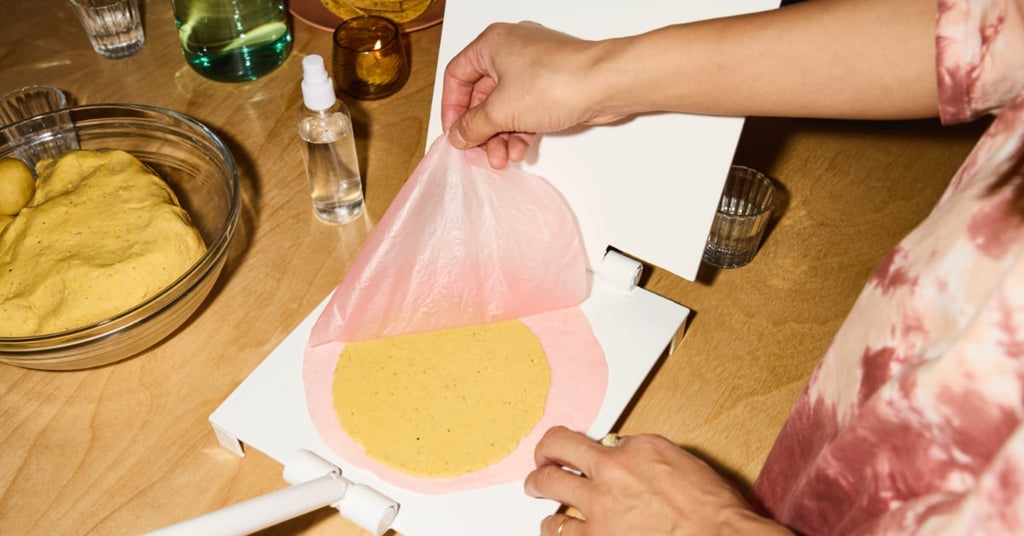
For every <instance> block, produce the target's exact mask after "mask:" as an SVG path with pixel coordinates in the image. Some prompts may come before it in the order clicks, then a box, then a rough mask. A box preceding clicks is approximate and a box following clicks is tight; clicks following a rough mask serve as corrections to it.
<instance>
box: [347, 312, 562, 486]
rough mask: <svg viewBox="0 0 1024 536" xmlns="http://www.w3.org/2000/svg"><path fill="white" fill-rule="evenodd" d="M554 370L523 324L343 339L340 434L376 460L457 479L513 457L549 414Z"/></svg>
mask: <svg viewBox="0 0 1024 536" xmlns="http://www.w3.org/2000/svg"><path fill="white" fill-rule="evenodd" d="M550 385H551V370H550V368H549V367H548V363H547V358H546V356H545V355H544V350H543V348H542V347H541V344H540V341H539V340H538V339H537V337H536V336H535V335H534V334H533V332H531V331H530V330H529V328H527V327H526V325H525V324H523V323H522V322H520V321H518V320H510V321H506V322H497V323H492V324H485V325H482V326H473V327H468V328H457V329H450V330H443V331H434V332H429V333H419V334H414V335H402V336H398V337H389V338H385V339H374V340H369V341H361V342H354V343H347V344H346V345H345V347H344V348H343V349H342V351H341V355H340V356H339V359H338V365H337V369H336V371H335V375H334V386H333V393H334V407H335V411H336V412H337V414H338V420H339V421H340V424H341V427H342V429H343V430H344V431H345V432H346V433H347V434H348V435H349V437H351V438H352V440H353V441H355V442H356V443H358V444H360V445H362V447H363V448H364V449H365V451H366V454H367V455H368V456H370V457H372V458H374V459H376V460H377V461H379V462H381V463H383V464H385V465H387V466H389V467H392V468H394V469H397V470H399V471H402V472H404V473H408V474H411V475H415V476H423V477H430V478H441V477H452V476H458V475H462V474H466V473H471V472H473V471H476V470H479V469H482V468H484V467H486V466H488V465H490V464H492V463H495V462H497V461H500V460H501V459H502V458H504V457H505V456H507V455H509V454H510V453H511V452H512V451H513V450H515V448H516V446H517V445H518V444H519V441H520V440H521V439H522V438H523V437H525V436H526V435H527V434H529V433H530V431H531V430H532V429H533V427H534V425H536V424H537V422H538V421H539V420H540V418H541V416H542V415H543V413H544V403H545V401H546V400H547V392H548V388H549V387H550Z"/></svg>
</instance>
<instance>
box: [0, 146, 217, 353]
mask: <svg viewBox="0 0 1024 536" xmlns="http://www.w3.org/2000/svg"><path fill="white" fill-rule="evenodd" d="M36 171H37V174H38V177H39V178H38V179H37V181H36V191H35V194H34V195H33V197H32V199H31V201H29V203H28V205H27V206H26V207H25V208H23V209H21V211H20V212H19V213H18V214H17V215H16V216H15V218H14V220H13V221H11V222H10V223H9V224H8V225H7V227H5V228H4V229H3V231H2V232H0V336H3V337H21V336H30V335H38V334H46V333H58V332H61V331H66V330H69V329H74V328H80V327H84V326H88V325H90V324H93V323H95V322H99V321H101V320H105V319H107V318H111V317H113V316H116V315H118V314H120V313H123V312H124V311H127V310H128V309H131V308H132V307H134V306H136V305H138V304H140V303H142V302H144V301H145V300H147V299H149V298H150V297H152V296H154V295H155V294H156V293H158V292H159V291H161V290H163V289H164V288H166V287H167V286H168V285H170V284H171V283H172V282H173V281H174V280H176V279H177V278H178V277H180V276H181V275H182V274H183V273H185V271H186V270H188V269H189V268H190V267H191V266H192V265H193V264H195V262H196V261H197V260H198V259H199V258H200V257H201V256H202V255H203V254H204V253H205V252H206V246H205V245H204V244H203V240H202V237H201V236H200V235H199V233H198V232H197V231H196V230H195V229H194V228H193V227H192V226H191V224H190V220H189V217H188V214H187V213H186V212H185V210H184V209H182V208H181V207H180V206H179V204H178V200H177V198H176V197H175V196H174V193H173V192H172V191H171V189H170V188H169V187H168V186H167V184H166V183H164V181H163V180H162V179H161V178H160V177H158V176H156V175H155V174H154V173H153V172H152V171H151V170H150V169H149V168H148V167H146V165H145V164H143V163H142V162H140V161H139V160H138V159H136V158H135V157H134V156H132V155H131V154H129V153H127V152H124V151H72V152H69V153H67V154H65V155H63V156H61V157H60V159H58V160H44V161H42V162H40V163H39V164H38V166H37V168H36Z"/></svg>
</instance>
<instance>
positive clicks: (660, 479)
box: [526, 427, 792, 536]
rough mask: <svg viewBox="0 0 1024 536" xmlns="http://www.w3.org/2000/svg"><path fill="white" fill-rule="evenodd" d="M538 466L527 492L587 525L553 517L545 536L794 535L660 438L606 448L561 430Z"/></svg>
mask: <svg viewBox="0 0 1024 536" xmlns="http://www.w3.org/2000/svg"><path fill="white" fill-rule="evenodd" d="M535 458H536V461H537V470H536V471H534V472H532V473H530V475H529V476H527V478H526V492H527V493H528V494H530V495H532V496H537V497H548V498H551V499H554V500H557V501H559V502H561V503H563V504H566V505H570V506H574V507H576V509H578V510H579V511H580V513H582V514H583V517H584V519H585V520H584V521H581V520H579V519H575V518H571V519H570V518H568V516H565V515H563V514H554V515H552V516H549V517H548V518H546V519H545V520H544V521H543V522H542V523H541V535H542V536H556V535H558V536H577V535H581V534H588V535H591V536H634V535H644V534H665V535H671V536H686V535H700V536H714V535H744V534H750V535H757V536H786V535H790V536H791V535H792V533H791V532H789V530H788V529H786V528H785V527H783V526H782V525H779V524H777V523H775V522H773V521H772V520H770V519H765V518H763V517H760V516H758V515H757V514H755V513H754V512H753V511H752V510H751V508H750V507H749V506H748V505H747V503H746V502H745V501H744V500H743V499H742V497H740V495H739V493H737V492H736V490H735V489H734V488H733V487H732V486H730V485H729V484H728V483H727V482H726V481H725V480H724V479H723V478H722V477H721V476H719V475H718V474H717V473H715V471H714V470H713V469H711V467H709V466H708V465H707V464H706V463H704V462H703V461H701V460H700V459H698V458H696V457H694V456H693V455H691V454H690V453H688V452H686V451H685V450H683V449H681V448H679V447H677V446H676V445H674V444H672V443H671V442H670V441H668V440H667V439H665V438H663V437H660V436H654V435H637V436H629V437H624V438H622V439H621V440H620V441H619V444H618V445H617V446H614V447H605V446H602V445H601V444H599V443H597V442H594V441H591V440H590V439H588V438H587V437H586V436H584V435H583V434H580V433H577V432H572V431H569V430H568V429H566V428H562V427H555V428H552V429H551V430H549V431H548V432H547V433H546V434H545V435H544V438H543V439H541V441H540V442H539V443H538V445H537V450H536V454H535ZM563 467H568V468H571V469H575V470H577V471H579V472H580V474H576V473H572V472H569V471H566V470H565V469H563ZM559 526H561V531H559Z"/></svg>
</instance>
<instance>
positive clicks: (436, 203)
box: [303, 138, 608, 493]
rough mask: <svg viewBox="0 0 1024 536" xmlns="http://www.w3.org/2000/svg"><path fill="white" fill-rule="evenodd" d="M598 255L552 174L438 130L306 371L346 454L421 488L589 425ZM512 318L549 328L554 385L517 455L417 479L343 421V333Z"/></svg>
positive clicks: (311, 393)
mask: <svg viewBox="0 0 1024 536" xmlns="http://www.w3.org/2000/svg"><path fill="white" fill-rule="evenodd" d="M586 262H587V261H586V255H585V252H584V251H583V245H582V240H581V237H580V233H579V229H578V227H577V223H576V220H575V216H574V214H573V213H572V210H571V209H570V208H569V207H568V205H567V204H566V203H565V201H564V199H563V198H562V197H561V195H560V194H559V193H558V191H557V190H555V189H554V188H553V187H552V186H551V185H550V184H549V183H548V182H547V181H545V180H544V179H542V178H540V177H537V176H534V175H531V174H529V173H526V172H524V171H522V170H520V169H518V168H508V169H505V170H494V169H492V168H491V167H490V166H488V165H487V162H486V156H485V155H484V154H483V151H482V150H479V149H473V150H469V151H459V150H456V149H454V148H453V147H451V146H450V145H449V144H448V142H447V141H445V140H444V139H443V138H439V139H438V140H436V141H435V142H434V143H433V144H432V145H431V147H430V150H429V151H428V152H427V154H426V155H425V156H424V158H423V160H422V161H421V162H420V164H419V165H418V166H417V168H416V170H415V171H414V172H413V174H412V176H411V177H410V178H409V180H408V182H407V183H406V185H405V186H404V187H403V188H402V190H401V191H400V192H399V194H398V196H397V197H396V198H395V200H394V202H393V203H392V205H391V207H390V208H389V209H388V210H387V212H386V213H385V214H384V216H383V217H382V218H381V221H380V222H379V223H378V225H377V227H376V228H375V229H374V231H373V233H372V234H371V236H370V237H369V239H368V240H367V242H366V244H365V245H364V246H363V249H362V250H361V251H360V253H359V255H358V256H357V258H356V259H355V261H354V262H353V265H352V267H351V268H350V269H349V272H348V274H347V275H346V277H345V280H344V281H343V282H342V283H341V285H339V286H338V288H337V289H336V290H335V293H334V295H333V296H332V297H331V299H330V300H329V302H328V304H327V306H326V308H325V309H324V312H323V313H322V314H321V316H320V318H319V319H318V320H317V323H316V324H315V325H314V327H313V330H312V333H311V334H310V338H309V343H308V345H307V348H306V355H305V361H304V365H303V382H304V385H305V390H306V400H307V406H308V408H309V410H310V416H311V417H312V420H313V423H314V425H315V426H316V428H317V431H318V432H319V434H320V436H321V439H323V440H324V442H325V443H326V444H327V445H328V446H329V447H331V449H333V450H334V452H335V453H336V454H337V455H338V456H340V457H341V458H342V459H344V460H346V461H347V462H349V463H351V464H353V465H355V466H358V467H360V468H363V469H366V470H369V471H372V472H373V473H374V474H375V475H377V476H378V477H379V478H381V479H383V480H385V481H387V482H390V483H392V484H395V485H399V486H402V487H404V488H405V489H408V490H410V491H415V492H421V493H447V492H454V491H461V490H466V489H473V488H478V487H482V486H486V485H491V484H498V483H505V482H510V481H513V480H522V479H523V478H524V477H525V476H526V474H527V473H528V472H529V471H530V470H531V469H532V468H533V456H532V454H533V449H534V447H535V445H536V443H537V441H539V440H540V437H541V436H542V435H543V433H544V431H546V430H547V429H548V428H550V427H551V426H554V425H556V424H562V425H565V426H568V427H570V428H574V429H577V430H583V431H585V430H586V429H588V428H589V427H590V424H591V423H592V422H593V420H594V418H595V417H596V416H597V414H598V411H599V410H600V407H601V403H602V401H603V399H604V392H605V388H606V386H607V380H608V370H607V364H606V362H605V358H604V351H603V350H602V348H601V345H600V344H599V343H598V341H597V339H596V338H595V337H594V334H593V331H592V330H591V328H590V324H589V322H588V321H587V319H586V316H584V315H583V313H582V311H580V309H579V304H580V303H581V302H582V301H583V300H584V299H585V298H586V295H587V285H588V283H587V270H586V268H587V266H586ZM509 319H520V320H522V321H523V322H524V323H525V324H526V325H527V327H528V328H529V329H530V330H531V331H532V332H533V333H534V335H536V336H537V337H538V339H539V340H540V342H541V345H542V346H543V347H544V350H545V352H546V354H547V356H548V363H549V365H550V367H551V388H550V390H549V392H548V399H547V401H546V403H545V412H544V415H543V417H542V418H541V420H540V422H539V423H538V424H537V426H536V427H535V428H534V430H533V431H532V432H531V433H530V434H529V435H528V436H527V437H526V438H524V440H523V441H521V442H520V444H519V446H518V448H517V449H516V450H515V451H514V452H513V453H512V454H510V455H509V456H508V457H507V458H506V459H504V460H502V461H500V462H498V463H495V464H493V465H491V466H489V467H486V468H484V469H481V470H480V471H477V472H475V473H472V474H468V475H462V476H459V477H453V478H443V479H428V478H421V477H414V476H410V475H407V474H403V473H400V472H398V471H395V470H393V469H391V468H389V467H387V466H384V465H383V464H380V463H379V462H377V461H375V460H373V459H371V458H370V457H368V456H367V455H366V454H365V453H364V452H363V450H362V448H361V447H360V446H359V445H358V444H356V443H355V442H354V441H353V440H352V439H351V438H349V437H348V435H347V434H345V433H344V431H343V430H342V429H341V427H340V426H339V424H338V418H337V414H336V412H335V410H334V404H333V395H332V393H331V387H332V384H333V378H334V374H335V368H336V366H337V360H338V355H339V354H340V353H341V350H342V349H343V348H344V344H345V342H349V341H357V340H366V339H372V338H381V337H388V336H395V335H401V334H407V333H417V332H424V331H432V330H440V329H447V328H454V327H464V326H471V325H479V324H485V323H490V322H498V321H503V320H509ZM385 424H386V425H394V426H400V425H401V423H385Z"/></svg>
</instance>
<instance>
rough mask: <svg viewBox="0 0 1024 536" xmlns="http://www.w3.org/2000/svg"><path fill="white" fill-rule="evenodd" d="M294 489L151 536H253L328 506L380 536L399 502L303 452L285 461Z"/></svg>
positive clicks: (387, 525) (162, 530)
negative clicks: (252, 535) (260, 531)
mask: <svg viewBox="0 0 1024 536" xmlns="http://www.w3.org/2000/svg"><path fill="white" fill-rule="evenodd" d="M284 479H285V481H286V482H288V483H289V484H292V485H291V487H288V488H285V489H282V490H278V491H274V492H271V493H268V494H266V495H262V496H259V497H256V498H254V499H250V500H248V501H245V502H242V503H238V504H234V505H231V506H227V507H224V508H221V509H220V510H216V511H214V512H210V513H209V514H206V515H203V516H200V517H197V518H194V519H190V520H187V521H183V522H181V523H178V524H175V525H171V526H169V527H165V528H163V529H159V530H156V531H154V532H150V533H149V535H150V536H202V535H211V536H213V535H227V534H252V533H253V532H256V531H259V530H262V529H265V528H267V527H271V526H274V525H276V524H278V523H281V522H283V521H287V520H289V519H293V518H295V517H298V516H300V515H303V514H306V513H309V512H312V511H313V510H317V509H319V508H323V507H324V506H331V507H333V508H335V509H337V510H338V511H339V512H340V513H341V515H343V516H345V517H346V518H348V519H349V520H350V521H352V522H353V523H355V524H356V525H358V526H359V528H361V529H363V530H365V531H367V532H369V533H370V534H373V535H374V536H382V535H383V534H384V533H385V532H387V530H388V529H389V528H390V527H391V523H392V522H394V520H395V516H396V515H398V503H396V502H394V501H392V500H391V499H389V498H387V497H385V496H384V495H382V494H380V493H378V492H377V491H375V490H374V489H373V488H370V487H368V486H364V485H362V484H357V483H355V482H352V481H351V480H348V479H346V478H344V477H342V476H341V469H339V468H337V467H335V466H334V465H331V464H330V463H329V462H327V461H326V460H324V459H323V458H321V457H319V456H317V455H316V454H313V453H312V452H309V451H307V450H300V451H298V452H296V453H295V454H293V455H292V457H291V458H290V459H289V460H288V462H287V463H285V466H284Z"/></svg>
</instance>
